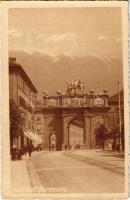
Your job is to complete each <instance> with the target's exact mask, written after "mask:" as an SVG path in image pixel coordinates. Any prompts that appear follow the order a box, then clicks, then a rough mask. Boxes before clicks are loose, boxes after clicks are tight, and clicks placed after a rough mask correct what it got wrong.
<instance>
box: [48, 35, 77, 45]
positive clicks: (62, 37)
mask: <svg viewBox="0 0 130 200" xmlns="http://www.w3.org/2000/svg"><path fill="white" fill-rule="evenodd" d="M76 39H77V35H76V34H74V33H63V34H54V35H51V36H49V37H47V38H46V39H45V43H59V42H66V41H75V40H76Z"/></svg>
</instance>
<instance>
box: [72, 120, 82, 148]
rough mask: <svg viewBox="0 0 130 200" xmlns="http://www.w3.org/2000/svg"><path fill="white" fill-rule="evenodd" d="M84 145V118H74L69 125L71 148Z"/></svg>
mask: <svg viewBox="0 0 130 200" xmlns="http://www.w3.org/2000/svg"><path fill="white" fill-rule="evenodd" d="M83 145H84V123H83V121H82V120H79V119H73V120H71V121H70V122H69V125H68V147H69V149H81V148H83Z"/></svg>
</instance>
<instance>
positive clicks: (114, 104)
mask: <svg viewBox="0 0 130 200" xmlns="http://www.w3.org/2000/svg"><path fill="white" fill-rule="evenodd" d="M123 96H124V94H123V91H121V92H120V119H119V93H117V94H115V95H113V96H112V97H109V99H108V105H109V106H110V110H109V112H108V127H109V133H108V138H107V139H106V145H107V144H108V146H109V145H110V144H111V145H112V144H113V145H114V149H116V148H117V145H119V143H121V144H120V145H121V146H122V147H121V149H123V150H124V98H123ZM119 123H121V133H119V131H120V130H119V126H120V124H119ZM110 148H111V147H110Z"/></svg>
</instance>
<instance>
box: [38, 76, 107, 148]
mask: <svg viewBox="0 0 130 200" xmlns="http://www.w3.org/2000/svg"><path fill="white" fill-rule="evenodd" d="M67 84H68V85H67V90H66V91H65V92H64V93H62V92H60V91H58V92H57V94H56V95H55V96H48V94H47V92H46V91H45V92H44V94H43V99H42V103H41V102H40V104H37V109H36V112H39V113H42V114H43V116H44V147H45V148H46V149H50V140H51V138H52V140H54V143H55V140H56V150H63V149H64V148H66V149H69V147H70V131H69V128H70V124H75V125H77V126H81V127H82V128H83V136H82V137H83V138H82V139H83V148H87V149H94V148H96V139H95V128H96V126H97V125H99V124H100V123H103V124H104V125H105V126H106V127H107V126H108V116H107V115H108V110H109V106H108V92H107V89H104V90H103V91H102V93H100V94H99V93H95V92H94V91H93V90H90V91H89V92H88V93H87V92H85V88H84V85H83V83H82V81H80V80H74V81H72V82H71V83H67ZM52 136H55V137H52Z"/></svg>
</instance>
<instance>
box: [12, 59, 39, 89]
mask: <svg viewBox="0 0 130 200" xmlns="http://www.w3.org/2000/svg"><path fill="white" fill-rule="evenodd" d="M12 70H15V71H19V73H20V74H22V75H23V76H24V78H25V80H26V82H27V83H28V85H29V86H30V87H31V89H32V90H33V91H34V92H35V93H38V91H37V89H36V88H35V86H34V85H33V83H32V81H31V80H30V78H29V77H28V75H27V74H26V72H25V71H24V69H23V67H22V66H21V65H20V64H18V63H16V58H10V59H9V72H11V71H12Z"/></svg>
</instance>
